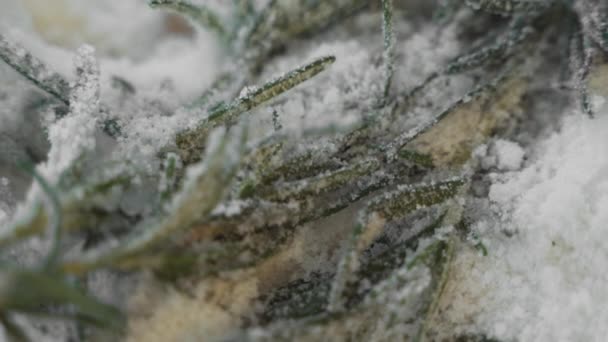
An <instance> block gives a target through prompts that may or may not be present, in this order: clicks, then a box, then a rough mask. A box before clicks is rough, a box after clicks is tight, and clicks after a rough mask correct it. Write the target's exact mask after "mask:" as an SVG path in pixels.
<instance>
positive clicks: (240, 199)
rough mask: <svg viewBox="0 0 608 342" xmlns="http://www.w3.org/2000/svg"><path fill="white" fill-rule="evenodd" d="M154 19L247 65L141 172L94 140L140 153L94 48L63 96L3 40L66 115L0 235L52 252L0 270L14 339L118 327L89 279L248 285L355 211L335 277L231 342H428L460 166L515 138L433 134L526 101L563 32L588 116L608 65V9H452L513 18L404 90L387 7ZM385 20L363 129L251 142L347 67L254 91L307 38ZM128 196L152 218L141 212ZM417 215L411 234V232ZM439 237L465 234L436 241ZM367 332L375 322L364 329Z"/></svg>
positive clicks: (302, 70)
mask: <svg viewBox="0 0 608 342" xmlns="http://www.w3.org/2000/svg"><path fill="white" fill-rule="evenodd" d="M150 5H151V7H153V8H159V9H165V10H170V11H174V12H177V13H179V14H181V15H183V16H184V17H186V18H188V19H189V20H191V21H192V22H193V23H195V24H196V25H199V26H200V27H202V28H204V29H207V30H209V31H212V32H214V33H215V34H216V35H217V37H218V39H219V40H221V41H222V42H223V44H224V45H225V47H226V53H227V54H229V55H230V56H232V58H233V59H234V65H235V66H234V68H233V69H231V70H229V71H226V72H224V73H222V74H221V75H220V76H219V77H218V78H217V80H215V81H214V82H213V84H212V86H211V87H210V88H209V89H208V90H207V91H205V93H204V94H202V95H201V96H200V97H199V98H198V99H197V100H196V101H194V102H193V103H188V104H185V105H184V106H183V108H182V109H181V110H191V109H195V110H196V111H194V112H193V113H194V114H193V115H197V117H196V123H195V124H194V125H191V126H190V127H184V128H183V129H181V130H179V132H177V133H176V134H174V135H173V136H172V139H171V141H170V143H168V144H167V146H163V147H162V148H161V149H160V150H159V151H158V153H156V155H155V156H154V158H153V159H154V161H155V162H154V163H152V164H151V165H153V167H151V168H148V169H145V170H144V169H142V168H140V167H139V166H137V165H135V164H132V163H130V162H129V161H125V160H121V159H112V158H106V159H102V160H99V158H97V157H96V155H95V153H96V152H95V144H96V141H95V138H94V137H95V135H96V134H99V133H100V132H103V134H104V135H106V136H107V137H109V138H110V139H113V140H116V141H121V140H123V141H128V139H129V132H128V131H127V130H125V127H123V126H121V121H120V119H119V117H118V116H116V115H115V113H114V111H115V110H116V109H115V108H111V107H110V106H107V105H106V104H104V102H103V101H104V100H103V99H100V96H99V87H100V85H99V69H98V66H97V62H96V60H95V58H94V56H93V51H92V50H91V49H90V48H88V47H83V48H81V49H80V50H79V51H78V53H77V58H76V61H75V77H76V81H75V82H72V83H70V82H68V81H67V80H66V79H64V78H63V77H62V76H60V75H59V74H58V73H56V72H53V71H52V70H50V69H49V67H47V66H46V65H45V64H44V63H43V62H42V61H40V60H39V59H37V58H36V57H35V56H33V55H32V54H30V53H29V52H27V51H25V50H24V49H23V48H22V47H20V46H19V45H17V44H15V43H13V42H11V41H9V40H8V39H7V38H5V37H4V36H1V35H0V59H2V60H3V61H4V62H5V63H7V64H8V65H10V66H11V67H13V68H14V69H15V70H16V71H17V72H18V73H20V74H21V75H23V76H24V77H25V78H27V79H28V80H29V81H31V82H32V83H33V84H34V85H36V86H37V87H38V88H39V89H41V90H42V91H43V92H45V93H46V94H47V95H48V96H47V98H46V101H43V102H42V103H40V104H39V107H38V108H39V110H40V111H49V110H50V111H52V112H53V113H54V114H55V122H53V123H52V124H51V125H50V126H49V128H48V132H47V133H48V136H49V141H50V142H51V150H50V151H49V156H48V158H47V161H46V162H45V163H43V164H41V165H39V166H38V167H35V168H27V169H29V170H30V173H31V174H32V175H33V177H34V179H35V184H34V185H32V189H31V190H30V192H29V193H28V196H27V198H26V200H25V201H24V203H23V204H22V205H21V207H20V208H19V210H18V212H17V213H16V214H15V217H14V219H13V220H12V221H11V223H10V224H9V225H8V226H7V227H3V229H2V231H0V244H1V245H2V246H3V248H6V249H9V247H10V246H12V245H14V244H16V243H19V242H22V241H24V240H26V239H30V238H32V237H35V236H38V237H43V238H44V239H45V241H47V242H48V246H49V248H48V249H49V251H48V253H47V255H46V256H45V257H44V258H43V259H44V260H42V261H41V263H40V265H36V266H35V267H22V266H17V265H12V264H9V263H3V264H2V266H1V267H0V284H1V285H0V319H1V321H2V323H3V324H4V326H5V329H6V331H7V332H8V333H10V334H12V335H13V336H14V337H15V338H20V339H24V338H26V337H25V335H24V334H23V333H22V332H21V331H20V327H19V325H18V324H16V323H15V322H14V321H13V314H14V313H27V314H34V315H48V316H53V317H60V318H71V319H72V318H73V319H76V320H77V321H78V322H79V324H92V325H96V326H101V327H104V328H113V329H116V330H118V331H120V330H122V329H123V328H124V323H125V318H124V317H123V315H122V314H121V313H120V310H119V309H118V308H113V307H111V306H109V305H107V304H103V303H101V302H99V301H98V300H96V299H94V297H93V296H92V295H87V294H86V293H87V291H86V288H83V287H82V286H80V285H79V284H84V283H86V278H87V277H88V276H89V275H90V274H91V273H92V272H94V271H96V270H99V269H113V270H120V271H128V272H132V271H136V270H142V269H145V270H151V271H152V272H153V273H154V274H155V276H156V277H157V278H159V279H162V281H164V282H167V283H171V284H176V285H175V286H176V287H179V286H180V285H179V284H182V283H183V282H184V279H189V280H191V281H192V280H193V279H197V280H196V281H200V280H201V279H206V278H207V277H212V276H214V275H217V274H226V273H230V272H238V271H239V270H255V269H256V267H257V266H258V265H260V264H262V263H263V262H264V261H266V260H269V259H272V258H273V257H276V255H277V254H279V253H280V252H281V251H282V250H284V249H285V248H288V246H290V244H291V243H293V241H294V239H297V236H298V233H297V232H298V229H299V228H300V227H302V226H303V225H305V224H313V225H314V224H316V223H317V222H320V221H322V220H324V219H327V218H328V217H331V216H333V215H336V214H339V213H340V212H345V211H348V210H355V209H353V208H356V214H354V215H355V216H356V220H355V222H354V223H353V224H352V225H353V227H352V229H351V228H350V227H348V228H349V230H352V234H350V236H351V237H350V238H349V240H348V241H345V242H344V243H343V244H342V245H343V247H342V249H340V250H341V251H343V255H342V257H341V258H340V259H341V261H340V262H339V263H338V264H337V266H336V268H335V269H334V270H333V271H332V272H312V273H311V274H306V275H302V276H301V277H297V276H296V277H295V278H297V279H296V280H293V281H290V282H288V283H287V284H283V285H282V286H279V287H276V288H274V289H271V290H270V291H268V292H267V293H263V294H260V296H258V297H257V298H256V300H257V301H258V302H260V303H262V304H261V305H262V308H261V309H260V310H257V311H256V312H255V313H251V314H250V315H251V316H253V318H252V319H251V320H252V322H254V323H253V324H250V326H249V327H242V328H243V329H242V331H240V332H238V333H235V334H236V335H235V336H234V338H235V339H271V340H276V339H281V338H284V339H291V338H293V337H294V336H297V337H299V338H301V339H306V338H311V339H315V336H317V335H315V334H319V333H324V334H330V335H331V334H333V336H340V337H341V338H344V339H347V337H350V338H361V339H365V338H370V337H375V338H385V339H391V338H403V336H407V335H408V334H410V335H411V336H410V337H412V338H419V339H420V338H424V336H426V335H425V334H426V333H427V330H428V324H429V323H428V320H427V317H429V316H431V315H432V313H433V311H434V310H435V307H436V304H437V301H438V298H439V297H440V295H441V291H442V288H443V286H444V285H445V282H446V279H447V273H448V270H449V262H450V259H451V256H452V254H453V251H454V244H455V241H456V240H458V239H460V237H461V236H462V234H466V228H463V227H464V226H465V224H464V223H463V220H462V217H461V215H460V211H461V203H460V201H458V200H457V199H458V197H460V196H462V195H463V194H464V193H465V192H466V191H467V189H468V186H469V184H470V179H471V178H470V174H469V173H467V172H465V171H463V170H462V169H461V165H463V164H464V163H465V162H466V161H467V160H468V159H469V157H470V152H471V150H472V148H473V147H474V146H475V144H478V143H480V142H481V141H483V139H485V138H487V137H488V136H490V135H491V134H493V133H494V132H495V131H496V130H498V129H499V128H500V125H501V124H502V122H501V120H500V119H496V118H495V117H494V116H493V114H491V113H486V114H487V115H488V118H484V119H479V120H478V121H475V123H474V124H472V127H469V129H473V130H476V131H477V133H476V134H480V135H481V138H480V139H481V140H480V139H473V140H468V138H467V139H464V140H462V139H460V138H456V139H460V140H457V141H456V142H455V145H454V146H453V150H450V151H447V152H446V150H445V149H443V148H439V147H437V145H441V144H444V142H441V141H440V140H441V139H437V136H439V137H443V136H448V134H447V133H445V132H446V130H447V131H449V130H450V126H449V125H452V126H456V129H461V126H459V123H458V122H459V121H458V120H460V121H463V120H465V121H466V117H465V119H463V118H462V117H461V116H458V115H460V114H462V113H471V112H475V113H478V112H479V113H480V112H484V111H486V112H491V111H492V108H494V107H492V106H493V104H495V103H499V104H502V103H503V102H505V101H507V100H504V99H505V98H510V97H518V96H520V95H521V94H520V93H518V91H519V90H516V91H515V93H516V94H515V95H513V94H512V92H513V91H514V90H513V89H516V88H517V84H518V82H519V80H520V79H521V73H522V70H521V64H525V63H521V61H522V60H525V59H526V58H527V57H528V56H529V51H530V46H531V45H533V44H535V43H536V42H538V41H539V40H540V39H542V37H543V34H545V33H546V32H551V31H552V30H557V31H559V32H564V33H565V36H566V37H567V39H565V40H566V44H564V45H567V49H565V50H566V51H565V56H566V58H565V61H568V63H567V64H569V65H570V66H571V69H570V70H572V71H571V73H572V75H573V79H574V83H575V84H576V87H575V89H576V90H577V92H578V94H579V98H580V102H581V105H582V108H583V110H584V111H585V112H586V113H589V114H592V105H591V104H590V101H589V98H588V94H587V90H586V82H587V81H586V79H587V77H588V75H589V70H590V68H591V67H592V64H593V61H594V59H596V58H599V57H598V56H600V55H601V54H605V53H606V52H607V51H608V8H607V6H606V4H604V3H603V2H601V1H600V0H575V1H558V0H555V1H554V0H546V1H534V0H467V1H466V4H462V3H461V1H458V0H443V1H439V4H438V5H437V11H436V15H435V19H434V20H436V24H437V25H438V26H441V27H446V28H448V27H449V28H450V29H453V28H454V27H467V23H466V20H463V19H462V18H463V17H465V18H470V15H471V13H472V12H471V9H474V10H479V11H483V12H487V13H489V14H488V16H489V15H499V16H503V17H506V18H507V19H499V21H500V22H501V24H500V25H496V28H495V29H492V30H490V33H488V34H489V35H490V36H488V37H484V38H482V39H480V41H481V43H479V44H477V45H476V46H475V47H474V48H473V49H471V51H469V52H466V53H464V54H462V55H460V56H457V57H455V58H454V59H453V60H451V61H450V62H449V63H447V65H445V67H444V68H443V69H442V70H438V71H437V72H434V73H432V74H431V75H429V77H428V78H427V79H426V80H425V81H424V82H423V83H421V84H420V85H419V86H418V87H416V88H415V89H412V90H407V91H403V90H400V89H395V86H394V84H393V83H394V75H395V69H396V67H397V65H395V54H396V52H395V45H396V44H398V42H397V41H396V37H395V35H394V30H393V24H394V21H395V20H396V19H399V18H401V17H400V15H401V11H400V10H399V8H397V7H398V6H395V4H393V0H382V1H381V2H380V4H375V3H373V2H372V1H368V0H335V1H311V0H294V1H280V0H270V1H269V2H268V3H267V4H266V5H265V6H264V7H263V8H261V9H260V8H258V6H256V4H255V3H254V2H253V1H251V0H235V1H233V6H232V12H231V17H230V18H225V17H222V16H220V15H219V14H217V13H216V12H215V11H214V10H213V9H212V8H210V7H206V6H202V5H199V4H194V3H190V2H188V1H186V0H151V1H150ZM399 6H401V5H399ZM378 7H379V8H380V12H381V17H382V22H381V25H378V28H379V30H378V31H380V27H381V28H382V37H383V44H384V52H383V54H382V56H379V57H380V58H379V60H381V63H382V65H383V68H384V79H383V86H382V90H381V91H380V92H379V93H378V98H377V99H375V100H374V103H375V104H374V105H373V106H372V107H371V108H365V109H363V110H362V113H361V116H360V120H359V121H358V122H356V123H355V124H354V125H349V126H346V127H345V126H336V125H328V126H326V127H322V128H317V129H308V130H304V131H302V132H299V133H300V134H299V135H300V138H298V139H295V138H293V135H292V134H290V132H287V131H285V130H284V129H283V128H282V125H281V122H280V121H281V119H280V118H281V115H280V114H281V113H276V112H275V113H273V123H274V129H273V132H272V133H271V134H269V135H267V136H264V137H261V138H260V137H255V138H252V137H251V136H250V135H249V134H248V132H249V129H248V121H249V120H251V119H249V118H248V116H249V115H248V114H249V113H251V112H252V111H253V110H255V109H257V108H260V107H262V106H264V105H267V104H269V103H271V102H272V101H273V100H275V99H276V98H277V97H278V96H279V95H281V94H283V93H286V92H288V91H289V90H290V89H292V88H294V87H297V86H299V85H300V84H301V83H303V82H306V81H307V80H309V79H311V78H313V77H315V76H316V75H318V74H320V73H322V72H323V73H327V72H331V65H332V64H333V63H334V62H335V60H336V59H335V57H333V56H326V57H320V58H317V59H315V60H313V61H310V62H308V63H306V64H304V65H303V66H301V67H299V68H296V69H294V70H291V71H289V72H286V73H285V74H283V75H281V76H279V77H276V78H274V79H271V80H268V81H266V82H264V83H263V84H262V85H261V86H259V87H245V85H246V84H248V83H251V82H252V81H255V80H257V79H258V78H259V75H260V73H261V72H262V71H263V69H264V67H265V65H266V64H267V63H268V61H269V60H271V59H272V58H273V57H274V56H276V55H279V54H281V53H282V50H283V49H285V48H286V47H288V45H289V43H290V41H292V40H294V39H296V38H301V37H309V36H315V35H318V34H321V33H322V32H324V30H325V29H326V28H327V27H329V26H331V25H336V24H339V23H341V22H343V21H344V20H345V19H347V18H349V17H352V16H353V15H354V14H357V13H360V12H362V11H373V10H374V9H376V8H378ZM484 18H487V17H484ZM480 20H483V19H480ZM502 22H504V23H505V24H504V25H503V24H502ZM379 24H380V23H379ZM553 24H555V25H553ZM486 25H487V24H486ZM379 34H380V33H379ZM379 37H380V36H379ZM486 38H487V39H486ZM480 70H481V72H480ZM467 72H472V73H475V72H478V73H479V72H480V74H481V75H483V76H482V77H479V79H480V80H479V82H477V83H476V84H475V86H474V88H473V89H471V90H470V91H468V92H467V93H466V94H465V95H464V96H462V97H461V98H459V99H457V100H456V101H453V102H452V103H450V104H449V105H448V106H447V108H443V109H441V110H437V111H436V112H434V113H433V114H432V115H431V116H430V117H428V118H427V120H426V121H424V122H422V123H420V124H418V125H417V126H415V127H413V128H411V127H409V126H407V125H406V124H404V122H406V121H407V118H408V113H410V112H411V111H413V110H415V108H417V107H425V106H427V104H425V103H424V101H423V99H424V96H425V93H426V92H428V91H429V89H431V88H432V87H437V84H438V83H440V82H441V81H442V80H444V79H445V78H449V77H452V76H453V75H456V74H462V73H467ZM115 81H116V86H117V87H118V88H120V89H122V91H123V92H124V93H125V94H131V95H132V94H133V93H134V92H135V89H134V87H133V86H132V85H131V84H129V82H128V81H127V80H124V79H120V78H116V79H115ZM288 95H289V94H287V96H288ZM501 99H502V100H501ZM501 101H503V102H501ZM507 102H508V101H507ZM488 108H489V109H488ZM201 113H202V114H201ZM459 113H460V114H459ZM454 118H456V119H454ZM454 120H456V122H455V121H454ZM480 122H481V123H480ZM467 132H469V131H466V130H465V132H464V133H465V135H466V134H467ZM66 135H69V136H66ZM317 140H322V141H325V142H327V143H326V148H319V145H318V144H316V143H311V142H315V141H317ZM446 155H447V157H446ZM446 170H447V171H446ZM125 198H131V199H134V200H132V201H135V202H137V201H144V199H145V202H147V203H146V206H145V208H143V209H138V210H136V213H128V212H126V211H125V210H124V208H123V205H124V201H125ZM414 219H416V220H417V221H416V222H419V224H418V227H415V228H410V227H409V226H410V225H411V224H412V222H414ZM420 222H422V224H420ZM346 224H350V223H346ZM446 226H452V227H456V228H455V229H452V230H446V229H442V227H446ZM318 234H323V232H322V231H319V232H318ZM73 246H79V248H78V251H77V252H76V253H70V255H66V254H65V253H63V251H64V250H66V248H68V247H70V248H72V249H73V248H74V247H73ZM480 247H481V248H483V246H480ZM286 277H287V276H286ZM290 277H291V278H293V276H292V275H290ZM204 319H205V317H201V320H204ZM362 321H373V322H378V325H377V326H374V325H373V324H367V325H365V324H364V325H359V323H358V322H362ZM258 326H263V327H264V329H263V332H262V333H260V331H259V329H258V330H256V329H253V328H254V327H258ZM312 327H315V329H312ZM412 331H413V332H414V333H412ZM86 334H87V330H86V329H85V332H84V333H83V336H85V335H86ZM317 337H318V336H317ZM471 338H472V337H471Z"/></svg>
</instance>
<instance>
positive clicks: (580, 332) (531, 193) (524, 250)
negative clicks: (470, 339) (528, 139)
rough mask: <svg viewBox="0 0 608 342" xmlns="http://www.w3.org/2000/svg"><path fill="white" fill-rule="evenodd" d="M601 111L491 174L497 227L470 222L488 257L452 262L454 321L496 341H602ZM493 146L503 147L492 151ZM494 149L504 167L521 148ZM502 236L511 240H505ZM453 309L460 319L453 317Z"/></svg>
mask: <svg viewBox="0 0 608 342" xmlns="http://www.w3.org/2000/svg"><path fill="white" fill-rule="evenodd" d="M606 132H608V111H607V110H606V108H605V109H604V110H603V111H602V112H599V113H597V119H594V120H591V119H588V118H586V117H585V116H583V115H581V114H579V113H577V114H576V115H571V116H569V117H567V118H566V119H565V121H564V124H563V130H562V131H561V132H559V133H554V134H553V135H552V136H551V137H549V138H548V139H547V140H546V141H544V142H542V143H541V144H540V145H539V147H538V148H537V149H536V151H535V153H534V155H533V158H532V159H533V160H532V162H531V163H530V165H528V166H527V167H525V168H524V169H523V170H521V171H520V172H511V173H507V174H503V175H502V176H497V177H496V181H495V183H494V184H493V185H492V186H491V189H490V195H489V197H490V200H491V203H492V206H493V207H494V210H495V211H496V212H497V214H498V216H499V221H500V222H499V223H498V224H496V223H493V222H490V221H488V222H485V221H482V222H478V223H477V224H476V226H475V227H474V229H475V230H476V231H477V233H478V235H479V236H481V239H482V242H483V243H484V245H485V247H486V248H487V250H488V252H489V254H488V256H487V257H473V260H474V261H473V265H475V266H474V267H471V266H470V265H471V260H472V259H471V256H470V255H468V256H467V255H461V256H460V258H459V259H458V261H457V262H456V268H457V269H458V268H459V267H460V270H459V271H461V272H463V273H466V276H464V277H463V280H462V281H463V282H464V284H460V285H459V286H461V288H462V289H463V290H462V291H463V292H464V293H463V294H459V295H456V296H454V299H455V303H454V307H455V308H456V309H455V311H454V312H455V314H456V315H461V317H462V312H469V313H471V312H473V313H474V315H475V317H476V318H475V319H474V321H475V323H474V324H473V328H472V329H473V330H476V331H482V332H483V333H485V334H488V335H490V336H494V337H497V338H499V339H500V340H504V341H511V340H516V341H604V340H605V337H606V336H607V335H608V276H607V275H606V272H605V270H606V267H607V266H608V248H607V247H606V244H607V243H608V242H607V241H608V134H606ZM500 145H502V146H500ZM500 145H499V147H498V149H497V150H498V152H499V153H498V154H497V155H498V160H499V162H498V165H503V166H506V167H507V169H511V167H513V166H518V165H519V164H520V163H521V156H522V154H523V153H522V151H521V149H520V148H519V147H518V146H516V145H513V144H512V143H508V142H504V143H501V144H500ZM502 231H510V232H512V233H513V235H512V236H511V237H507V235H506V234H504V233H503V232H502ZM459 312H460V313H459Z"/></svg>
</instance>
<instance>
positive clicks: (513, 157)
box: [494, 140, 525, 171]
mask: <svg viewBox="0 0 608 342" xmlns="http://www.w3.org/2000/svg"><path fill="white" fill-rule="evenodd" d="M494 150H495V155H496V159H497V161H496V166H497V167H498V169H499V170H503V171H514V170H517V169H519V168H520V167H521V165H522V163H523V160H524V154H525V152H524V150H523V148H521V146H519V145H518V144H517V143H515V142H512V141H507V140H498V141H496V142H494Z"/></svg>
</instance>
